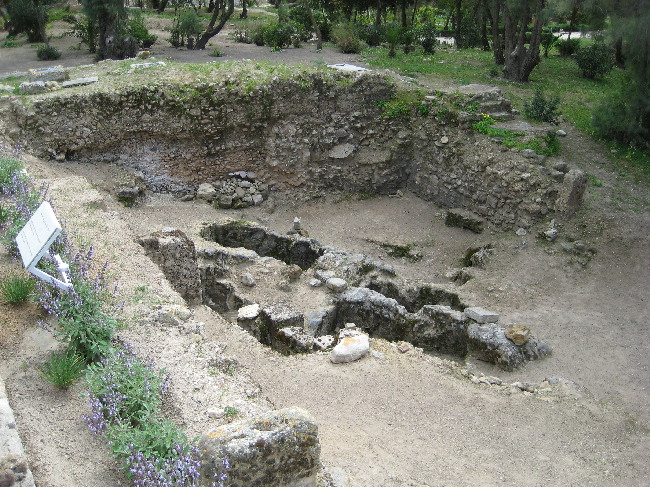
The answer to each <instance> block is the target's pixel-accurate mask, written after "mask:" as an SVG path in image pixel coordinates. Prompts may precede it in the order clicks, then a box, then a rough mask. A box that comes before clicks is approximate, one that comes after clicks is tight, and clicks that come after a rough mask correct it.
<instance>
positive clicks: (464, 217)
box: [445, 208, 485, 233]
mask: <svg viewBox="0 0 650 487" xmlns="http://www.w3.org/2000/svg"><path fill="white" fill-rule="evenodd" d="M445 225H447V226H448V227H457V228H464V229H466V230H471V231H472V232H474V233H481V232H483V228H484V226H485V220H484V219H483V218H481V217H480V216H478V215H476V214H474V213H472V212H471V211H467V210H463V209H459V208H452V209H450V210H448V211H447V217H446V218H445Z"/></svg>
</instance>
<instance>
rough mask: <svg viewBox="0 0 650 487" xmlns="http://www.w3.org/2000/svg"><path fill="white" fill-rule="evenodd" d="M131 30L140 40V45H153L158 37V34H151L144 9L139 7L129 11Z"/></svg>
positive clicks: (145, 46)
mask: <svg viewBox="0 0 650 487" xmlns="http://www.w3.org/2000/svg"><path fill="white" fill-rule="evenodd" d="M129 30H130V32H131V35H132V36H133V37H134V38H135V40H136V41H138V44H139V45H140V47H144V48H148V47H151V46H153V45H154V43H155V42H156V40H157V39H158V37H157V36H155V35H153V34H149V30H148V29H147V26H146V25H145V23H144V16H143V15H142V11H140V10H137V9H132V10H131V11H130V12H129Z"/></svg>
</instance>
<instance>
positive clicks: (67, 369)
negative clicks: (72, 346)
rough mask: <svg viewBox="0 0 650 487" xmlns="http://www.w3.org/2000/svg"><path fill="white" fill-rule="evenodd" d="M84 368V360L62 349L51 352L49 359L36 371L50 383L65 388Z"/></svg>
mask: <svg viewBox="0 0 650 487" xmlns="http://www.w3.org/2000/svg"><path fill="white" fill-rule="evenodd" d="M85 368H86V362H84V360H83V358H81V356H79V355H76V354H74V353H73V352H71V351H70V350H63V351H60V352H52V353H51V354H50V359H49V360H48V361H47V362H45V363H44V364H43V365H42V366H41V368H40V369H38V371H39V372H40V373H41V374H42V375H43V377H44V378H45V380H46V381H48V382H49V383H50V384H54V385H55V386H57V387H60V388H62V389H66V388H68V387H69V386H70V385H71V384H72V383H73V382H74V381H75V380H77V379H78V378H79V376H81V373H82V372H83V370H84V369H85Z"/></svg>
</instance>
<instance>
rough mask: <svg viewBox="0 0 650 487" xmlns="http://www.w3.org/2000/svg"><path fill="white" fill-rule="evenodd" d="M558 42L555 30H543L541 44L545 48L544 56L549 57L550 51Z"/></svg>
mask: <svg viewBox="0 0 650 487" xmlns="http://www.w3.org/2000/svg"><path fill="white" fill-rule="evenodd" d="M557 42H558V39H557V37H555V34H553V32H551V31H550V30H544V32H542V38H541V45H542V48H543V49H544V57H548V52H549V51H550V50H551V48H552V47H553V46H554V45H556V44H557Z"/></svg>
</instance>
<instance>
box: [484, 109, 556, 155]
mask: <svg viewBox="0 0 650 487" xmlns="http://www.w3.org/2000/svg"><path fill="white" fill-rule="evenodd" d="M495 123H496V120H494V119H493V118H492V117H490V116H489V115H486V114H483V119H482V120H481V121H479V122H476V123H475V124H473V125H472V128H473V129H474V130H476V131H477V132H480V133H482V134H485V135H487V136H489V137H495V138H497V139H499V141H500V142H501V143H502V144H503V145H505V146H506V147H516V148H517V149H521V150H523V149H532V150H534V151H535V152H536V153H537V154H542V155H546V156H555V155H558V154H559V153H560V150H561V147H560V141H559V139H558V138H557V136H556V135H555V133H553V132H548V133H547V134H546V136H545V137H544V138H543V139H537V138H532V139H528V140H524V137H525V136H526V133H525V132H514V131H512V130H507V129H501V128H497V127H493V125H494V124H495Z"/></svg>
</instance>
